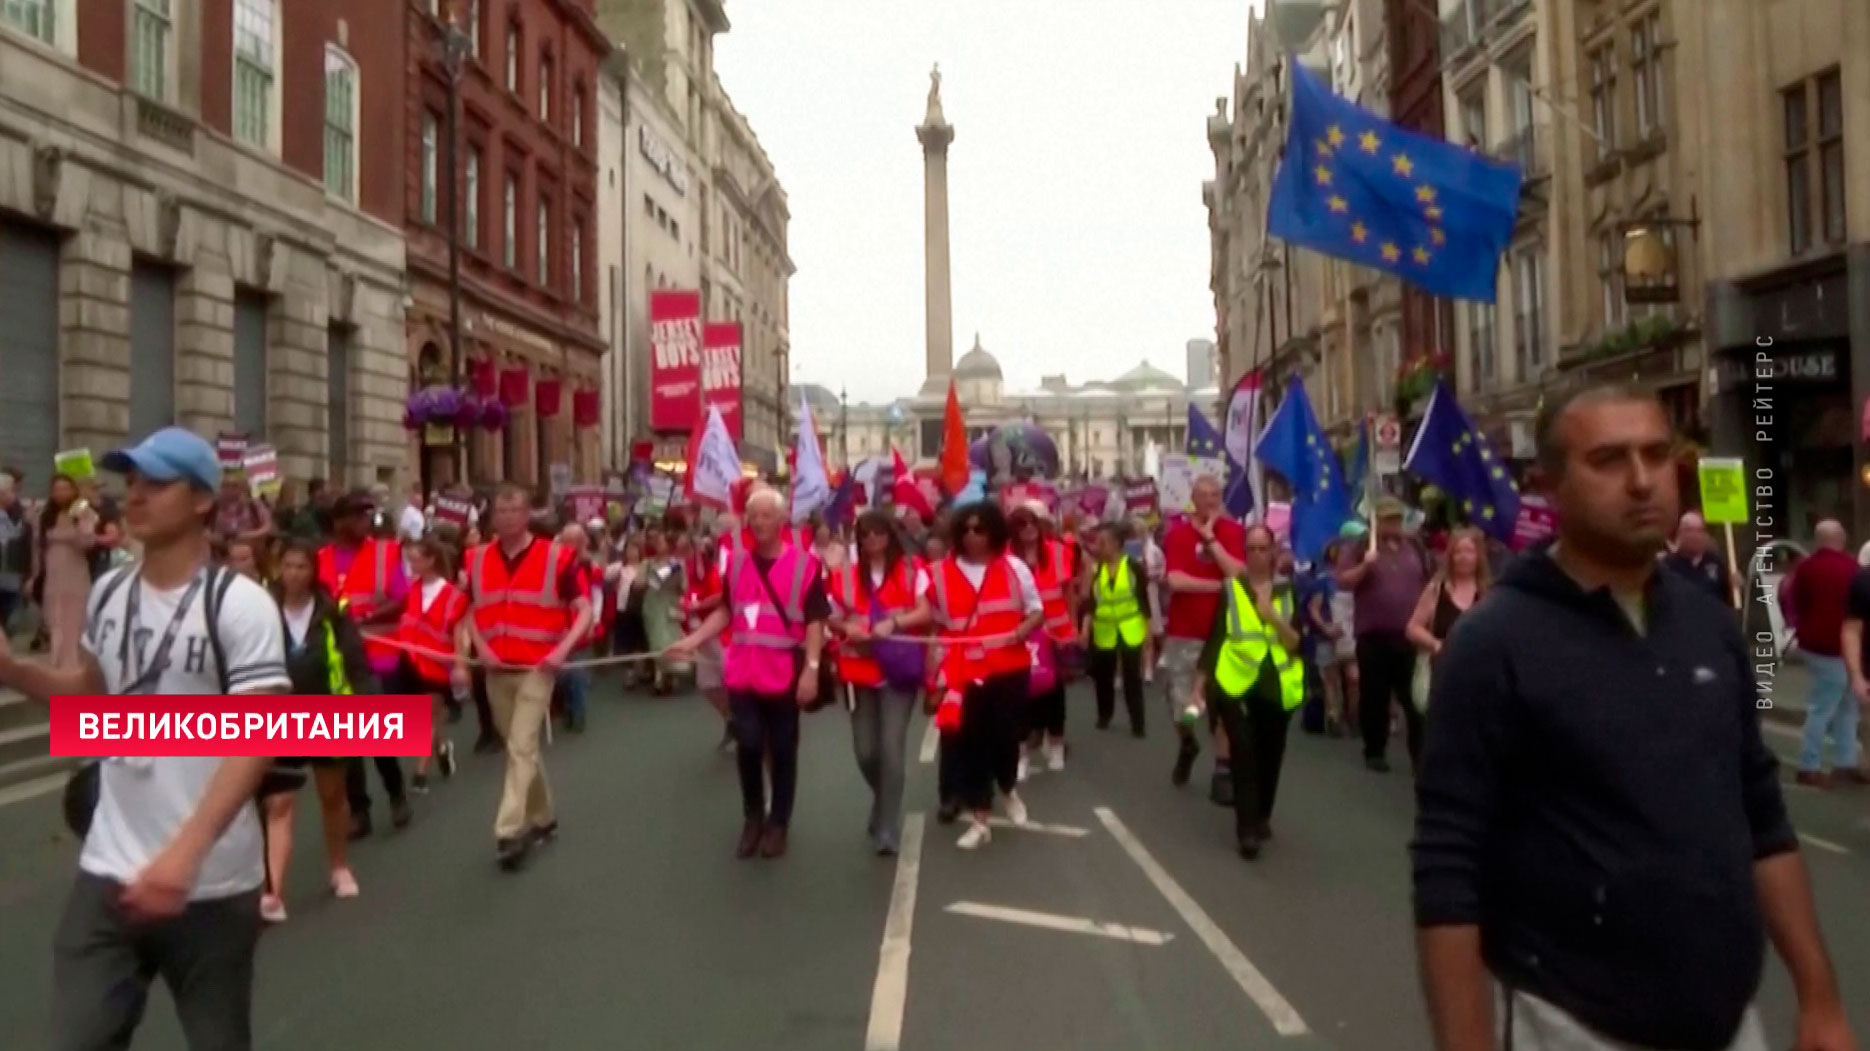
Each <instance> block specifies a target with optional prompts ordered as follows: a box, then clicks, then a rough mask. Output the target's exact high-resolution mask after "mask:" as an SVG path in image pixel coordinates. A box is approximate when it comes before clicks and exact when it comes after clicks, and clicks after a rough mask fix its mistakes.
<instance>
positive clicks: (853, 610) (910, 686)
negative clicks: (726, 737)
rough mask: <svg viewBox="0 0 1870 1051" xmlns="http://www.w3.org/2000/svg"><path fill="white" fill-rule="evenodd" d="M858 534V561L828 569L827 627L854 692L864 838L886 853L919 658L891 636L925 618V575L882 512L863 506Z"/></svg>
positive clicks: (895, 842) (894, 838)
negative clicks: (866, 793)
mask: <svg viewBox="0 0 1870 1051" xmlns="http://www.w3.org/2000/svg"><path fill="white" fill-rule="evenodd" d="M856 532H857V557H856V559H855V560H854V561H852V562H851V563H850V564H848V565H842V566H839V567H837V568H836V569H833V570H832V571H831V620H830V626H831V630H832V632H833V633H834V634H836V635H837V636H838V639H839V645H838V657H837V666H838V677H839V679H841V680H842V681H843V682H844V683H845V684H846V685H847V686H849V687H850V689H851V692H852V695H853V702H854V703H853V705H852V708H851V737H852V743H853V745H854V746H855V748H856V751H857V769H858V770H859V771H860V772H861V773H862V774H863V775H864V781H865V783H867V784H868V785H869V786H870V791H871V795H872V799H871V804H870V824H869V826H868V832H869V836H870V842H871V845H872V846H874V847H875V848H876V852H877V853H878V854H879V855H881V856H884V857H890V856H893V855H895V853H896V851H897V849H898V847H899V846H900V845H901V841H902V805H903V778H904V769H905V767H904V761H903V749H904V744H905V741H906V739H907V738H908V735H909V717H910V713H911V712H913V711H914V710H915V703H916V691H917V690H918V688H919V687H920V686H921V685H922V671H923V657H924V653H923V650H922V649H921V648H920V647H918V646H916V645H915V644H914V643H904V642H900V641H897V642H891V641H890V640H891V639H892V638H893V637H894V636H896V635H898V634H902V633H907V632H913V631H915V630H916V629H918V628H921V627H922V626H924V625H926V624H927V623H928V622H929V607H928V599H927V598H926V597H924V596H925V594H926V593H927V591H928V586H929V575H928V571H927V570H926V569H924V568H923V567H922V564H921V562H920V560H918V559H916V558H915V557H913V556H911V555H910V554H909V553H908V552H907V551H905V550H904V549H903V543H902V537H901V535H900V534H899V533H898V532H897V530H896V525H895V523H894V522H892V521H890V517H889V513H888V512H886V511H866V512H864V514H863V516H862V517H860V518H858V520H857V530H856Z"/></svg>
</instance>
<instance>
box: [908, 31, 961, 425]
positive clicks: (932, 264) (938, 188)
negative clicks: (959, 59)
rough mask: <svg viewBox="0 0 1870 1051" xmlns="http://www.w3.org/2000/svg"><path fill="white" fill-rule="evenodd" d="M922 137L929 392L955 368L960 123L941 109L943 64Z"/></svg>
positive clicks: (934, 77) (925, 386) (932, 82)
mask: <svg viewBox="0 0 1870 1051" xmlns="http://www.w3.org/2000/svg"><path fill="white" fill-rule="evenodd" d="M916 138H917V139H920V140H921V142H922V224H923V233H922V261H923V268H924V274H925V277H924V284H923V296H924V300H925V307H926V310H927V314H928V317H927V333H928V351H927V354H928V356H927V360H926V363H925V365H926V369H927V378H926V379H925V380H924V381H923V383H922V391H923V393H924V394H940V393H944V392H946V391H947V389H948V374H949V373H950V372H952V371H953V369H954V306H953V302H952V293H951V290H950V288H949V285H948V144H949V143H951V142H953V141H954V128H953V126H951V125H950V124H949V123H948V120H947V118H946V117H943V116H942V111H941V66H939V65H937V66H936V67H935V69H934V70H933V71H932V72H930V73H929V106H928V113H927V115H926V116H925V117H923V120H922V124H921V126H919V127H917V128H916Z"/></svg>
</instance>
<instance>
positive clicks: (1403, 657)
mask: <svg viewBox="0 0 1870 1051" xmlns="http://www.w3.org/2000/svg"><path fill="white" fill-rule="evenodd" d="M1415 662H1416V648H1415V646H1414V645H1412V644H1411V643H1410V642H1409V640H1408V639H1407V638H1404V637H1403V636H1402V634H1401V633H1399V632H1387V631H1384V632H1369V633H1366V634H1363V635H1359V636H1357V675H1358V680H1359V681H1358V689H1357V708H1358V711H1357V718H1358V721H1359V722H1361V723H1362V724H1363V732H1364V758H1366V759H1381V758H1383V755H1384V753H1386V752H1388V751H1389V743H1390V702H1391V701H1392V700H1393V701H1395V702H1396V703H1397V704H1399V705H1401V706H1402V711H1403V724H1404V726H1405V727H1406V728H1407V732H1408V735H1409V759H1410V761H1411V762H1416V761H1418V760H1420V759H1421V758H1422V712H1421V710H1420V709H1418V708H1417V707H1416V706H1415V698H1414V697H1412V696H1410V694H1411V692H1412V690H1413V686H1414V683H1415Z"/></svg>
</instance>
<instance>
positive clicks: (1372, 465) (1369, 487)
mask: <svg viewBox="0 0 1870 1051" xmlns="http://www.w3.org/2000/svg"><path fill="white" fill-rule="evenodd" d="M1376 416H1377V414H1376V413H1375V412H1374V411H1372V412H1366V413H1364V433H1363V434H1361V435H1358V438H1359V443H1358V444H1360V445H1362V446H1363V448H1364V479H1363V482H1364V506H1365V507H1367V508H1369V509H1370V510H1369V512H1368V513H1369V515H1370V528H1369V529H1367V530H1366V531H1365V532H1366V534H1367V535H1366V540H1367V541H1368V543H1369V545H1370V550H1371V551H1375V550H1376V549H1377V445H1376V441H1377V436H1376Z"/></svg>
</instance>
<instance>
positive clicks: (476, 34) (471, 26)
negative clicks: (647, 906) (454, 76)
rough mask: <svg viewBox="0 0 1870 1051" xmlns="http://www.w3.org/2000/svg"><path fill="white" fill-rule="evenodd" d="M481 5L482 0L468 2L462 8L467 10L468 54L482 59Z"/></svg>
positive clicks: (468, 0)
mask: <svg viewBox="0 0 1870 1051" xmlns="http://www.w3.org/2000/svg"><path fill="white" fill-rule="evenodd" d="M480 4H481V0H467V2H466V3H464V4H463V5H462V6H463V7H465V8H467V35H468V54H470V55H473V56H474V57H475V58H479V57H480Z"/></svg>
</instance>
